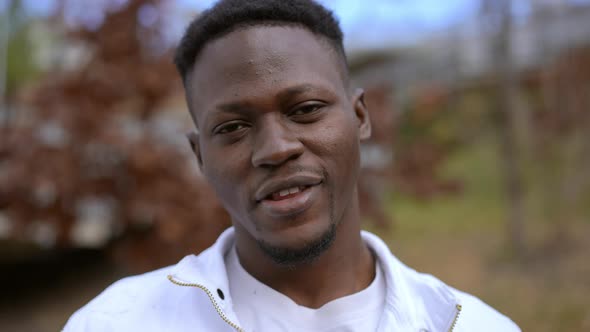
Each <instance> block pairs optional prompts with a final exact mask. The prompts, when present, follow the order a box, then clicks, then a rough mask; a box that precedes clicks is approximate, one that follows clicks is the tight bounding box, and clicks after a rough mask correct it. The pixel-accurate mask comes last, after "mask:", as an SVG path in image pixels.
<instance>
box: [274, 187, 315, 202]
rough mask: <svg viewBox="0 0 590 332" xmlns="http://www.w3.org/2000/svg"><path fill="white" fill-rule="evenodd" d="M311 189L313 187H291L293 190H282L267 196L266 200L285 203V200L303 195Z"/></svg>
mask: <svg viewBox="0 0 590 332" xmlns="http://www.w3.org/2000/svg"><path fill="white" fill-rule="evenodd" d="M309 187H311V186H298V187H291V188H287V189H282V190H279V191H275V192H273V193H271V194H270V195H268V196H266V197H265V198H264V199H265V200H270V201H283V200H286V199H290V198H293V197H295V196H297V195H299V194H301V193H302V192H304V191H306V190H307V189H309Z"/></svg>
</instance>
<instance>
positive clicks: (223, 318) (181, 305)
mask: <svg viewBox="0 0 590 332" xmlns="http://www.w3.org/2000/svg"><path fill="white" fill-rule="evenodd" d="M362 236H363V239H364V241H365V243H367V244H368V245H369V247H371V248H372V249H373V251H374V252H375V254H376V256H377V257H378V260H379V263H380V264H381V266H382V269H383V273H384V276H385V280H386V283H387V294H386V300H385V302H386V304H385V306H386V308H385V311H384V313H383V316H382V318H381V322H380V323H379V329H378V331H383V332H386V331H411V332H420V331H422V332H426V331H428V332H447V331H453V332H467V331H476V332H486V331H489V332H499V331H506V332H512V331H520V329H519V328H518V326H516V325H515V324H514V323H513V322H512V321H511V320H510V319H509V318H507V317H505V316H503V315H502V314H500V313H499V312H497V311H496V310H494V309H492V308H491V307H489V306H488V305H486V304H485V303H483V302H482V301H480V300H479V299H477V298H476V297H474V296H471V295H469V294H466V293H463V292H461V291H458V290H456V289H454V288H452V287H449V286H447V285H445V284H444V283H442V282H441V281H440V280H438V279H436V278H434V277H433V276H430V275H426V274H421V273H418V272H416V271H414V270H412V269H410V268H409V267H407V266H405V265H404V264H403V263H401V262H400V261H399V260H398V259H397V258H396V257H394V256H393V255H392V254H391V252H390V251H389V248H388V247H387V246H386V245H385V243H383V241H381V239H379V238H378V237H377V236H375V235H373V234H371V233H368V232H363V233H362ZM233 243H234V230H233V228H230V229H228V230H227V231H225V232H224V233H223V234H222V235H221V236H220V237H219V239H218V240H217V242H216V243H215V244H214V245H213V246H212V247H210V248H209V249H207V250H205V251H203V252H202V253H201V254H200V255H198V256H195V255H190V256H187V257H185V258H184V259H182V260H181V261H180V262H179V263H178V264H176V265H175V266H170V267H166V268H163V269H160V270H156V271H153V272H149V273H146V274H142V275H139V276H134V277H129V278H125V279H122V280H120V281H118V282H116V283H114V284H113V285H111V286H110V287H108V288H107V289H106V290H105V291H104V292H102V293H101V294H100V295H99V296H98V297H96V298H95V299H94V300H92V301H90V303H88V304H87V305H86V306H84V307H83V308H81V309H80V310H78V311H77V312H76V313H74V315H72V317H71V318H70V319H69V321H68V322H67V324H66V326H65V328H64V331H65V332H82V331H84V332H98V331H100V332H106V331H125V332H132V331H141V332H150V331H154V332H156V331H157V332H163V331H171V332H172V331H175V332H176V331H179V332H181V331H191V332H193V331H196V332H200V331H215V332H217V331H219V332H226V331H227V332H230V331H234V332H235V331H244V332H247V331H245V330H244V329H242V328H241V327H240V322H239V320H238V318H237V317H236V314H235V312H234V310H233V309H232V298H231V294H229V286H228V280H227V273H226V268H225V264H224V256H225V253H226V252H227V251H228V250H229V249H230V248H231V247H232V245H233ZM272 332H275V331H272Z"/></svg>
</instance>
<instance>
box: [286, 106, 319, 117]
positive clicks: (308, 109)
mask: <svg viewBox="0 0 590 332" xmlns="http://www.w3.org/2000/svg"><path fill="white" fill-rule="evenodd" d="M322 107H324V104H320V103H313V104H303V105H301V106H298V107H297V108H295V110H293V111H292V112H291V113H290V114H289V115H291V116H297V117H300V116H305V115H308V114H313V113H315V112H316V111H318V110H320V109H321V108H322Z"/></svg>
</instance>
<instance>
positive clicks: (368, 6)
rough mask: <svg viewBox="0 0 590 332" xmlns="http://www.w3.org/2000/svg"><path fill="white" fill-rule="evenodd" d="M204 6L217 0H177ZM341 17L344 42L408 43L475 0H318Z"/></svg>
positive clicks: (468, 10)
mask: <svg viewBox="0 0 590 332" xmlns="http://www.w3.org/2000/svg"><path fill="white" fill-rule="evenodd" d="M177 1H179V2H180V3H181V4H182V5H184V6H187V7H191V6H192V7H196V8H198V9H204V8H208V7H210V6H211V5H212V4H214V3H215V2H216V1H217V0H200V1H194V0H177ZM318 1H319V2H320V3H322V4H323V5H324V6H326V7H328V8H330V9H332V10H333V11H334V13H335V14H336V16H337V17H338V19H339V20H340V23H341V26H342V30H343V31H344V34H345V36H346V39H345V43H346V44H348V45H349V46H350V45H355V47H361V48H362V47H371V48H373V47H376V48H379V47H382V46H383V45H382V44H406V43H411V42H412V41H414V40H416V39H418V38H420V37H423V36H425V35H428V34H429V33H432V32H436V31H438V30H442V29H445V28H446V27H448V26H450V25H453V24H454V23H456V22H460V21H461V20H463V19H465V18H467V17H469V16H472V15H473V14H475V13H476V12H477V10H478V1H476V0H318Z"/></svg>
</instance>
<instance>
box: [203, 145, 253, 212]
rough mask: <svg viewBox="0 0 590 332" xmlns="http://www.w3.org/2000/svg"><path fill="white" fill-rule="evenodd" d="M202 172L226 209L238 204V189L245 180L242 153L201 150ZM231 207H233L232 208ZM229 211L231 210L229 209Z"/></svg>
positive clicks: (242, 186) (245, 168)
mask: <svg viewBox="0 0 590 332" xmlns="http://www.w3.org/2000/svg"><path fill="white" fill-rule="evenodd" d="M203 152H204V153H203V174H204V175H205V177H206V178H207V181H208V182H209V184H210V185H211V187H213V189H214V190H215V192H216V194H217V197H218V198H219V199H220V200H221V202H222V203H223V205H224V206H225V208H226V209H228V211H229V210H230V209H231V210H233V209H235V208H236V207H238V206H239V204H236V203H238V202H239V197H240V195H239V192H238V189H240V188H245V187H246V186H244V185H241V184H242V182H244V181H245V179H246V176H245V173H244V171H245V170H247V167H248V165H245V164H244V160H245V159H244V154H243V153H241V152H239V151H225V150H214V149H208V150H205V151H203ZM232 207H233V208H232ZM230 212H231V211H230Z"/></svg>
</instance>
